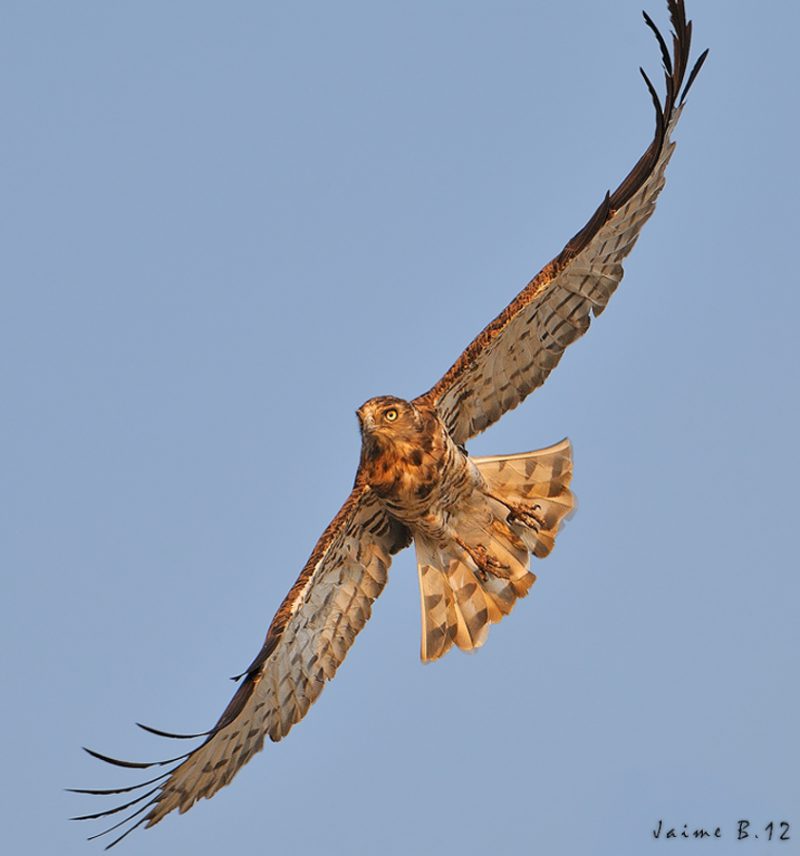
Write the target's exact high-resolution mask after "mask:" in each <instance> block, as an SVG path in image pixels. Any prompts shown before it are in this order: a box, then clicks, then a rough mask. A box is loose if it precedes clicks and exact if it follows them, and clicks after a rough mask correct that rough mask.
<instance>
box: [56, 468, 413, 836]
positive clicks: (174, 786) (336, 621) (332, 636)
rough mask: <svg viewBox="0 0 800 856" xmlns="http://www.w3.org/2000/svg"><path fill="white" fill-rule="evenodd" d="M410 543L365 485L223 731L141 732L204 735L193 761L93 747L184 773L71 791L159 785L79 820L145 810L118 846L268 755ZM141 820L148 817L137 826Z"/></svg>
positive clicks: (131, 817) (288, 606)
mask: <svg viewBox="0 0 800 856" xmlns="http://www.w3.org/2000/svg"><path fill="white" fill-rule="evenodd" d="M409 543H410V537H409V532H408V530H407V529H406V528H405V526H403V525H402V524H400V523H398V522H397V521H396V520H394V519H393V518H391V517H389V516H388V515H387V514H386V513H385V512H384V511H383V509H382V507H381V506H380V504H379V502H378V501H377V499H376V497H375V495H374V494H373V493H372V491H371V490H370V489H369V488H368V487H366V486H365V485H361V484H359V483H358V482H357V483H356V486H355V488H354V489H353V492H352V493H351V494H350V496H349V497H348V499H347V501H346V502H345V504H344V505H343V506H342V508H341V510H340V511H339V513H338V514H337V515H336V517H335V518H334V519H333V521H332V522H331V524H330V525H329V526H328V528H327V529H326V530H325V532H324V533H323V535H322V537H321V538H320V540H319V541H318V542H317V545H316V547H315V548H314V551H313V553H312V554H311V557H310V559H309V560H308V562H307V564H306V566H305V567H304V568H303V571H302V572H301V574H300V576H299V577H298V579H297V582H295V584H294V585H293V586H292V588H291V590H290V591H289V594H288V595H287V596H286V598H285V599H284V601H283V603H282V604H281V606H280V608H279V609H278V611H277V613H276V614H275V617H274V619H273V620H272V623H271V625H270V627H269V630H268V632H267V636H266V639H265V641H264V645H263V647H262V648H261V651H260V652H259V653H258V656H257V657H256V658H255V660H253V662H252V664H251V665H250V667H249V668H248V669H247V671H246V672H244V673H243V674H242V675H241V676H240V678H242V679H243V680H242V682H241V684H240V685H239V688H238V689H237V691H236V693H235V694H234V696H233V698H232V699H231V701H230V703H229V704H228V706H227V708H226V709H225V711H224V713H223V714H222V716H221V717H220V718H219V721H218V722H217V724H216V725H215V726H214V727H213V728H212V729H211V730H210V731H208V732H205V733H203V734H196V735H176V734H169V733H167V732H163V731H159V730H157V729H153V728H149V727H147V726H142V727H143V728H145V730H147V731H152V732H154V733H155V734H159V735H160V736H165V737H203V738H205V739H204V740H203V742H202V743H201V744H200V745H199V746H198V747H197V748H195V749H193V750H192V751H190V752H187V753H186V754H185V755H180V756H178V757H177V758H171V759H168V760H166V761H156V762H153V763H138V762H131V761H120V760H118V759H115V758H109V757H108V756H106V755H101V754H100V753H97V752H94V751H92V750H88V749H87V751H88V752H89V753H90V754H91V755H93V756H95V757H97V758H100V759H101V760H103V761H107V762H109V763H111V764H114V765H116V766H120V767H132V768H137V769H144V768H148V767H160V766H165V765H169V764H175V766H173V767H172V768H171V769H170V770H168V771H167V772H165V773H163V774H162V775H160V776H157V777H156V778H154V779H150V780H148V781H147V782H143V783H141V784H139V785H134V786H133V787H127V788H111V789H102V790H100V789H83V788H80V789H78V788H75V789H71V790H74V791H76V792H78V793H88V794H123V793H131V792H135V791H138V790H140V789H143V788H146V787H147V786H148V785H150V786H151V787H150V789H149V790H147V791H146V792H145V793H144V794H142V795H141V796H138V797H137V798H136V799H133V800H131V801H128V802H125V803H124V804H123V805H121V806H115V807H114V808H112V809H109V810H106V811H101V812H97V813H95V814H89V815H83V816H81V817H78V818H74V819H75V820H92V819H95V818H100V817H106V816H108V815H113V814H116V813H117V812H122V811H125V809H128V808H133V807H134V806H138V808H136V809H135V810H134V811H133V812H132V813H130V814H128V815H127V816H126V817H125V818H124V820H122V821H120V822H119V823H115V824H114V825H113V826H112V827H110V828H109V829H106V830H104V831H103V832H101V833H99V835H105V834H106V833H108V832H111V831H112V830H114V829H120V828H122V827H124V826H125V825H126V824H128V823H132V825H130V826H129V827H128V828H127V829H126V830H125V831H124V832H122V834H121V835H119V836H118V837H117V838H116V839H115V840H114V841H112V842H111V844H109V845H108V846H109V847H111V846H113V845H114V844H116V843H117V842H118V841H121V840H122V838H124V837H125V836H126V835H128V834H129V833H130V832H132V831H133V830H134V829H135V828H136V827H137V826H140V825H141V824H145V826H152V825H153V824H155V823H158V821H159V820H161V819H162V818H163V817H164V816H165V815H167V814H169V812H171V811H173V810H174V809H178V810H179V811H180V812H181V813H183V812H185V811H187V810H188V809H189V808H191V807H192V805H194V803H195V802H196V801H197V800H199V799H200V798H202V797H211V796H213V795H214V794H215V793H216V792H217V791H218V790H219V789H220V788H221V787H223V786H224V785H227V784H228V783H229V782H230V781H231V779H233V777H234V776H235V775H236V772H237V771H238V770H239V769H240V768H241V767H242V766H243V765H244V764H245V763H247V761H248V760H249V759H250V758H251V757H252V756H253V755H254V754H255V753H256V752H258V751H260V750H261V749H262V747H263V745H264V738H265V737H267V736H269V738H270V739H271V740H274V741H277V740H280V739H281V738H282V737H284V736H285V735H286V734H288V732H289V730H290V729H291V727H292V726H293V725H294V724H295V723H297V722H299V721H300V720H301V719H302V718H303V717H304V716H305V714H306V713H307V711H308V709H309V707H310V706H311V705H312V704H313V702H314V701H315V700H316V698H317V697H318V696H319V694H320V693H321V692H322V689H323V687H324V686H325V682H326V681H329V680H330V679H331V678H332V677H333V676H334V675H335V674H336V670H337V669H338V667H339V666H340V664H341V663H342V661H343V660H344V658H345V656H346V655H347V651H348V650H349V648H350V646H351V645H352V643H353V640H354V639H355V637H356V635H357V634H358V632H359V630H361V628H362V627H363V626H364V624H365V623H366V621H367V619H368V618H369V617H370V613H371V606H372V602H373V601H374V600H375V598H376V597H377V596H378V595H379V594H380V593H381V591H382V590H383V587H384V585H385V583H386V575H387V570H388V567H389V563H390V561H391V555H392V554H393V553H396V552H397V551H398V550H400V549H402V548H403V547H405V546H407V545H408V544H409ZM140 803H144V805H139V804H140ZM140 815H144V816H143V817H140V819H139V820H136V821H135V818H137V817H139V816H140ZM92 837H93V838H94V837H97V836H92Z"/></svg>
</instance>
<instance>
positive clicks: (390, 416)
mask: <svg viewBox="0 0 800 856" xmlns="http://www.w3.org/2000/svg"><path fill="white" fill-rule="evenodd" d="M383 418H384V419H385V420H386V421H387V422H394V421H395V419H397V410H396V408H394V407H393V408H392V409H391V410H387V411H386V413H384V414H383Z"/></svg>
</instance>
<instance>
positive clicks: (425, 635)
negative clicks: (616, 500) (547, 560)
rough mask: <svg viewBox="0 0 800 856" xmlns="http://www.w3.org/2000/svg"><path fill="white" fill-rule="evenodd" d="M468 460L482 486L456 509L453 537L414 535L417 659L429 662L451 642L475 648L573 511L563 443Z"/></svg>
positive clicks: (568, 456) (523, 589) (522, 591)
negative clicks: (419, 643) (439, 540)
mask: <svg viewBox="0 0 800 856" xmlns="http://www.w3.org/2000/svg"><path fill="white" fill-rule="evenodd" d="M471 460H472V462H473V463H474V464H475V465H476V466H477V468H478V470H479V471H480V474H481V475H482V476H483V479H484V482H485V487H484V488H483V490H482V491H476V492H475V494H474V495H473V500H472V503H471V505H470V506H469V507H468V508H466V509H464V510H461V511H460V512H459V517H458V520H456V521H454V526H453V528H454V530H455V532H456V533H457V534H456V535H454V536H453V539H452V540H451V541H450V542H449V543H447V544H446V545H444V546H442V545H441V544H434V543H432V542H430V541H428V540H426V539H425V538H423V537H420V536H417V538H416V539H415V543H416V550H417V568H418V572H419V588H420V598H421V607H422V648H421V657H422V660H423V662H429V661H431V660H437V659H438V658H439V657H441V656H442V655H443V654H444V653H445V652H447V651H448V650H449V649H450V648H451V647H452V646H453V644H454V643H455V644H456V645H457V646H458V647H459V648H461V650H462V651H473V650H475V649H476V648H479V647H480V646H481V645H483V643H484V642H485V641H486V637H487V636H488V634H489V625H490V624H494V623H495V622H497V621H500V620H501V619H502V618H503V616H505V615H508V614H509V612H511V610H512V608H513V607H514V604H515V603H516V601H517V598H520V597H525V595H526V594H527V593H528V589H530V587H531V586H532V585H533V583H534V581H535V580H536V576H535V574H533V573H531V572H530V570H529V564H530V553H533V555H534V556H536V557H537V558H543V557H544V556H546V555H547V554H548V553H549V552H550V551H551V550H552V549H553V545H554V543H555V537H556V533H557V532H558V529H559V527H560V525H561V522H562V520H564V519H565V518H566V517H567V516H568V515H569V514H570V512H572V510H573V509H574V508H575V498H574V496H573V495H572V492H571V491H570V489H569V483H570V481H571V479H572V447H571V446H570V443H569V440H566V439H565V440H562V441H561V442H560V443H557V444H556V445H555V446H550V447H549V448H547V449H540V450H539V451H537V452H523V453H521V454H518V455H496V456H492V457H488V458H472V459H471Z"/></svg>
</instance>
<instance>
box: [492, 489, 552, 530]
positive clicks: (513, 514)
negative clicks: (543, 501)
mask: <svg viewBox="0 0 800 856" xmlns="http://www.w3.org/2000/svg"><path fill="white" fill-rule="evenodd" d="M488 496H490V497H491V498H492V499H494V500H495V501H497V502H499V503H500V505H503V506H505V507H506V508H507V509H508V516H507V517H506V520H507V521H508V522H509V523H515V522H516V521H519V522H520V523H522V524H523V525H525V526H527V527H528V528H529V529H533V531H534V532H540V531H541V530H542V529H547V522H546V521H545V519H544V518H543V517H542V516H541V515H540V514H537V512H541V510H542V506H541V505H539V504H538V503H536V504H535V505H511V504H510V503H508V502H506V501H505V500H504V499H502V498H501V497H499V496H496V495H495V494H493V493H490V494H488Z"/></svg>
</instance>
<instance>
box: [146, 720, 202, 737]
mask: <svg viewBox="0 0 800 856" xmlns="http://www.w3.org/2000/svg"><path fill="white" fill-rule="evenodd" d="M136 725H137V727H138V728H141V729H142V731H147V732H148V733H149V734H155V735H156V737H169V738H171V739H172V740H195V739H196V738H198V737H208V735H209V734H211V732H210V731H199V732H198V733H197V734H176V733H174V732H172V731H162V730H161V729H160V728H153V726H152V725H145V724H144V723H142V722H137V723H136Z"/></svg>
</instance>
